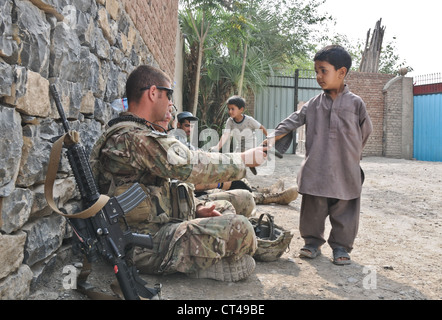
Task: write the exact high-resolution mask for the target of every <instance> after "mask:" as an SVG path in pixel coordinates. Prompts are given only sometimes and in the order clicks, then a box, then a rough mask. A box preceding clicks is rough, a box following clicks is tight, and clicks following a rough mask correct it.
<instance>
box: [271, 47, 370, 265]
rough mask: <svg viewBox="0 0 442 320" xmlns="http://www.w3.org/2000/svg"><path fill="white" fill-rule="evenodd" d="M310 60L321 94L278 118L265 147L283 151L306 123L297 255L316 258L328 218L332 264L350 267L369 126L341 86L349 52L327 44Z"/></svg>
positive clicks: (359, 107)
mask: <svg viewBox="0 0 442 320" xmlns="http://www.w3.org/2000/svg"><path fill="white" fill-rule="evenodd" d="M314 62H315V72H316V80H317V82H318V84H319V85H320V86H321V88H322V89H323V90H324V92H323V93H321V94H319V95H317V96H316V97H314V98H312V99H311V100H310V101H308V102H307V103H306V104H305V105H304V106H303V107H302V109H301V110H299V111H297V112H295V113H293V114H291V115H290V116H289V117H288V118H287V119H285V120H283V121H282V122H281V123H280V124H279V125H278V126H277V127H276V129H275V132H274V133H273V134H272V135H271V136H272V137H269V142H268V143H269V145H272V144H274V143H275V142H274V141H276V144H275V147H276V149H277V150H278V151H280V152H285V151H286V150H287V148H288V147H289V146H290V143H291V139H292V134H291V133H292V132H293V131H295V130H296V129H297V128H299V127H300V126H302V125H305V130H306V153H305V159H304V161H303V163H302V165H301V169H300V171H299V173H298V191H299V193H300V194H302V203H301V214H300V225H299V229H300V233H301V236H302V238H303V239H304V242H305V246H304V247H303V248H302V249H301V252H300V255H301V256H303V257H308V258H315V257H316V256H317V255H318V254H320V252H321V251H320V248H321V246H322V245H323V244H324V243H325V239H324V226H325V220H326V218H327V216H329V219H330V223H331V227H332V229H331V232H330V235H329V238H328V243H329V245H330V247H331V248H332V249H333V262H334V263H335V264H349V263H350V256H349V254H348V253H350V252H351V251H352V249H353V243H354V240H355V238H356V234H357V231H358V225H359V211H360V196H361V190H362V183H363V172H362V169H361V168H360V159H361V157H362V149H363V147H364V145H365V143H366V142H367V139H368V136H369V135H370V133H371V131H372V129H373V127H372V123H371V120H370V118H369V116H368V114H367V110H366V106H365V103H364V102H363V101H362V99H361V98H360V97H358V96H356V95H355V94H353V93H351V92H350V91H349V88H348V87H347V85H346V84H344V78H345V76H346V75H347V73H348V71H349V70H350V68H351V63H352V62H351V57H350V55H349V54H348V52H347V51H346V50H345V49H344V48H342V47H340V46H336V45H332V46H327V47H325V48H323V49H322V50H320V51H319V52H317V54H316V55H315V58H314ZM272 140H273V141H272Z"/></svg>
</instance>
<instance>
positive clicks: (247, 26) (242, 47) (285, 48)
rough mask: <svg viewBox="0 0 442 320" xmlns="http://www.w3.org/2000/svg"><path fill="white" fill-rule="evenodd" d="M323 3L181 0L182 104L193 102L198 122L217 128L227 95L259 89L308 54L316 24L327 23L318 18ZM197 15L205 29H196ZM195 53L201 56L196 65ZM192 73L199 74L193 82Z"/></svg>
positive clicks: (322, 18) (324, 19) (275, 0)
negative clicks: (204, 22) (184, 76)
mask: <svg viewBox="0 0 442 320" xmlns="http://www.w3.org/2000/svg"><path fill="white" fill-rule="evenodd" d="M323 2H324V1H323V0H322V1H318V0H309V1H301V0H290V1H287V0H266V1H264V0H247V1H246V0H212V1H208V0H186V1H182V2H181V3H182V5H181V10H180V21H181V27H182V28H183V32H184V33H185V34H186V71H185V74H187V76H189V77H190V78H187V84H188V86H187V90H186V91H187V95H188V98H187V99H186V98H185V99H184V100H185V101H187V103H189V104H190V103H191V102H192V105H193V106H195V104H196V103H197V102H198V103H199V107H198V109H197V111H198V115H199V116H200V119H202V121H203V122H206V123H207V124H208V125H209V124H210V123H213V122H215V124H218V125H221V123H220V122H219V121H224V119H222V117H221V116H220V110H221V109H222V108H220V106H222V105H223V103H224V101H225V99H226V98H227V97H228V96H229V95H232V94H242V95H245V94H247V92H248V91H255V92H257V91H259V90H260V88H262V86H263V85H264V84H265V83H266V79H267V76H268V75H270V74H271V73H273V72H276V71H277V72H279V71H280V70H286V69H287V67H288V66H291V65H293V63H295V62H297V61H300V60H302V59H303V57H305V56H306V55H307V52H310V51H312V50H314V48H315V46H314V43H316V42H317V40H318V39H320V38H321V35H320V34H319V33H318V32H316V26H317V25H318V24H321V23H324V22H325V21H327V20H328V19H330V18H329V17H327V16H321V15H319V14H318V11H317V9H318V7H319V6H320V4H322V3H323ZM184 12H186V13H187V21H190V22H192V19H193V21H194V23H193V22H192V25H193V28H188V29H184V27H185V25H186V22H185V21H184V19H185V18H186V16H185V15H184ZM190 15H191V16H190ZM201 16H204V17H206V18H205V19H208V17H209V16H210V17H211V18H213V20H210V21H211V22H210V23H211V24H210V26H209V27H210V29H208V28H205V29H203V28H200V27H198V23H202V20H203V19H199V18H198V17H201ZM198 21H201V22H198ZM187 25H188V26H189V25H190V24H189V23H187ZM195 26H196V27H195ZM202 30H209V31H208V33H207V36H206V37H205V38H203V37H202V36H201V35H203V34H204V33H203V32H202ZM191 32H193V33H194V34H191ZM195 33H196V35H195ZM198 34H199V36H198ZM202 40H204V43H203V46H201V42H202ZM201 48H202V49H201ZM201 51H203V53H204V55H203V56H202V59H201V64H198V63H197V61H199V59H198V58H197V57H201V55H200V54H199V52H201ZM196 73H200V78H199V80H196V79H197V77H196ZM191 79H195V80H194V81H191ZM189 81H191V82H192V83H189ZM196 88H198V89H196ZM189 95H191V96H192V97H194V98H192V97H190V96H189ZM197 96H198V97H199V100H197V99H196V97H197ZM193 110H195V109H193ZM195 114H197V112H195ZM212 121H213V122H212Z"/></svg>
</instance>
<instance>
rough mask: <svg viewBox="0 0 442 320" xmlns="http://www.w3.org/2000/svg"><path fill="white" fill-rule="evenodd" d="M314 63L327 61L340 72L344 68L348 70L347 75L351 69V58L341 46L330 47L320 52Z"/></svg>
mask: <svg viewBox="0 0 442 320" xmlns="http://www.w3.org/2000/svg"><path fill="white" fill-rule="evenodd" d="M313 61H326V62H328V63H330V64H331V65H332V66H334V67H335V70H339V69H341V68H342V67H346V68H347V73H348V72H349V71H350V68H351V63H352V62H351V56H350V54H349V53H348V52H347V50H345V49H344V48H343V47H341V46H339V45H330V46H326V47H324V48H322V49H321V50H319V51H318V52H317V53H316V55H315V57H314V59H313Z"/></svg>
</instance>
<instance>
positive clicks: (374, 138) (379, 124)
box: [346, 72, 401, 156]
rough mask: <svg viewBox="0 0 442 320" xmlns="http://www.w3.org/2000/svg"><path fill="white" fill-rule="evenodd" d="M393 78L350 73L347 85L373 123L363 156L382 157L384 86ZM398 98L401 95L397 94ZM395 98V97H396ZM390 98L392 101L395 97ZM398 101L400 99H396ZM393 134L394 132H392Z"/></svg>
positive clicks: (388, 75) (390, 76) (387, 75)
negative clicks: (365, 109)
mask: <svg viewBox="0 0 442 320" xmlns="http://www.w3.org/2000/svg"><path fill="white" fill-rule="evenodd" d="M393 77H394V75H390V74H381V73H364V72H350V73H349V74H348V76H347V80H346V82H347V84H348V86H349V88H350V91H352V92H353V93H354V94H357V95H358V96H360V97H361V98H362V100H364V102H365V104H366V105H367V111H368V114H369V115H370V118H371V121H372V123H373V132H372V134H371V135H370V137H369V140H368V142H367V145H366V146H365V149H364V156H382V155H383V139H384V111H385V110H384V104H385V101H384V93H383V89H384V86H385V84H386V83H387V82H388V81H389V80H390V79H392V78H393ZM397 94H398V96H400V94H401V93H397ZM398 96H396V97H398ZM390 97H392V98H393V99H394V97H395V95H394V94H391V95H390ZM398 100H400V99H398ZM392 131H393V132H394V130H392Z"/></svg>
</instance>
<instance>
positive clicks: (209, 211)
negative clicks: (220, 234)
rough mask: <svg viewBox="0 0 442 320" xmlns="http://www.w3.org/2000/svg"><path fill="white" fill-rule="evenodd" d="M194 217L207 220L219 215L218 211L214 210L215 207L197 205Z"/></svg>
mask: <svg viewBox="0 0 442 320" xmlns="http://www.w3.org/2000/svg"><path fill="white" fill-rule="evenodd" d="M195 215H196V217H197V218H209V217H217V216H220V215H221V213H220V212H219V211H218V210H215V205H212V206H210V207H206V206H204V205H199V206H197V207H196V211H195Z"/></svg>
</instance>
